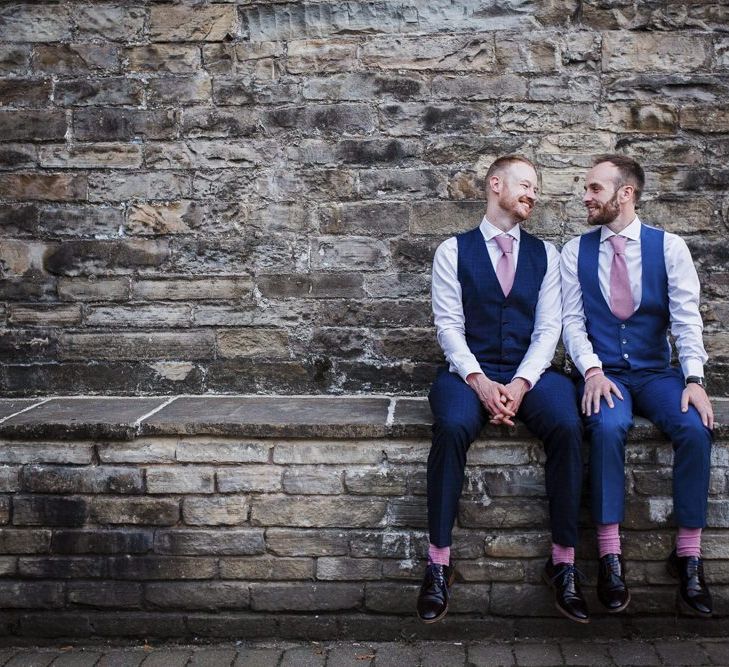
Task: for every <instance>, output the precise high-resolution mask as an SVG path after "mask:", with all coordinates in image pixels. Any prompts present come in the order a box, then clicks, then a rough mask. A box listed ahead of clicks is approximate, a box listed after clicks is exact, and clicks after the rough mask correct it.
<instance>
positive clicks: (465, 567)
mask: <svg viewBox="0 0 729 667" xmlns="http://www.w3.org/2000/svg"><path fill="white" fill-rule="evenodd" d="M457 569H458V574H459V576H460V577H461V578H462V579H463V580H464V581H523V580H524V564H523V563H522V562H521V561H518V560H462V561H459V562H458V566H457Z"/></svg>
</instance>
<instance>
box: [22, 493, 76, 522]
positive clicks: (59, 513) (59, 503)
mask: <svg viewBox="0 0 729 667" xmlns="http://www.w3.org/2000/svg"><path fill="white" fill-rule="evenodd" d="M88 515H89V503H88V500H86V499H85V498H73V497H65V496H15V498H14V499H13V523H14V524H15V525H16V526H83V525H84V524H85V523H86V519H87V517H88Z"/></svg>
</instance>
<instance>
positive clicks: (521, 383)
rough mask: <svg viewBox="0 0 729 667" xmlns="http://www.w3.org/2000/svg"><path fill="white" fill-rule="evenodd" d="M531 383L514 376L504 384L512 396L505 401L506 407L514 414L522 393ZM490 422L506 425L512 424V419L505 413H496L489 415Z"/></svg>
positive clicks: (525, 391)
mask: <svg viewBox="0 0 729 667" xmlns="http://www.w3.org/2000/svg"><path fill="white" fill-rule="evenodd" d="M530 388H531V385H530V384H529V383H528V382H527V381H526V380H525V379H524V378H520V377H516V378H514V379H513V380H512V381H511V382H509V384H507V385H506V387H505V389H506V391H507V392H509V393H510V394H511V396H512V400H511V401H509V402H508V403H506V407H507V408H509V409H510V410H511V411H512V412H513V413H514V414H515V415H516V413H517V412H519V408H520V407H521V402H522V400H523V399H524V395H525V394H526V393H527V392H528V391H529V389H530ZM489 422H490V423H491V424H506V425H507V426H514V420H513V419H511V417H508V416H506V415H505V414H503V413H502V414H498V415H494V416H493V417H491V419H490V420H489Z"/></svg>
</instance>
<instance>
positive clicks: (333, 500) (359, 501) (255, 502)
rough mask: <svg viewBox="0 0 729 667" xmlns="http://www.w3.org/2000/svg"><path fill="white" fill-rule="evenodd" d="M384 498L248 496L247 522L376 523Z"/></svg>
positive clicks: (304, 525)
mask: <svg viewBox="0 0 729 667" xmlns="http://www.w3.org/2000/svg"><path fill="white" fill-rule="evenodd" d="M385 508H386V506H385V501H384V500H380V499H378V498H347V497H341V496H331V497H317V496H277V495H276V496H275V495H271V496H267V497H265V499H264V498H261V499H259V498H252V499H251V523H252V524H253V525H256V526H297V527H302V528H308V527H312V526H322V527H324V528H330V527H342V528H346V527H352V528H356V527H361V526H375V525H378V524H379V523H380V522H381V521H382V519H383V518H384V516H385Z"/></svg>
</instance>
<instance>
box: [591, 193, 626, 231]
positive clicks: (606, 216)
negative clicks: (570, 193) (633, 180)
mask: <svg viewBox="0 0 729 667" xmlns="http://www.w3.org/2000/svg"><path fill="white" fill-rule="evenodd" d="M591 203H592V205H593V206H594V205H597V207H598V208H596V209H594V212H591V211H590V209H589V208H588V209H587V223H588V224H589V225H593V226H595V227H597V226H598V225H609V224H610V223H611V222H612V221H613V220H615V218H617V217H618V215H619V214H620V206H618V193H617V192H616V193H615V194H614V195H613V196H612V197H611V198H610V199H609V201H607V202H605V203H604V204H599V203H597V202H591Z"/></svg>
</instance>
